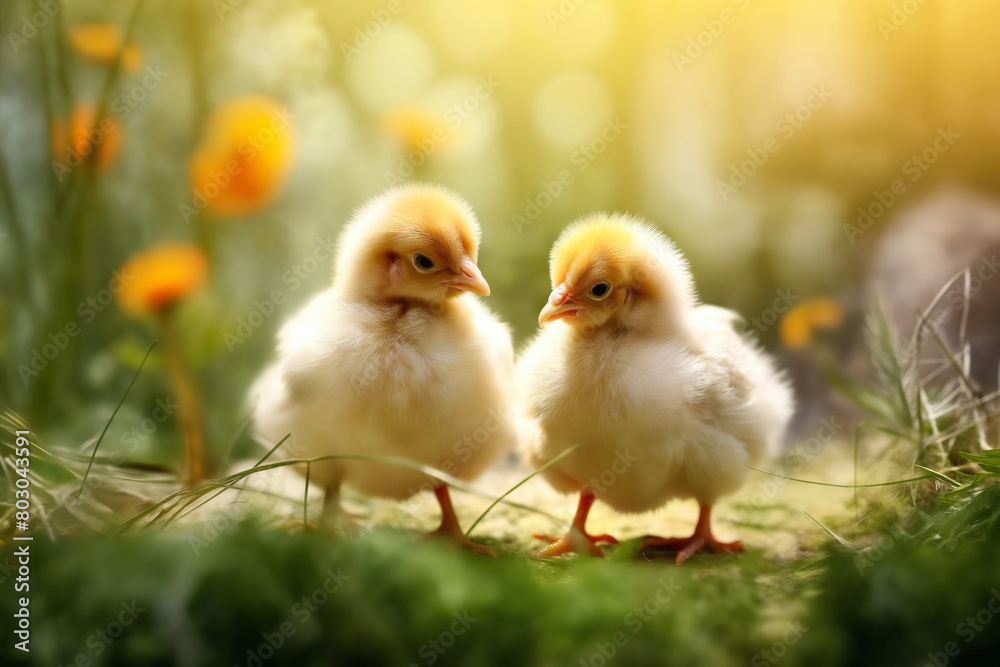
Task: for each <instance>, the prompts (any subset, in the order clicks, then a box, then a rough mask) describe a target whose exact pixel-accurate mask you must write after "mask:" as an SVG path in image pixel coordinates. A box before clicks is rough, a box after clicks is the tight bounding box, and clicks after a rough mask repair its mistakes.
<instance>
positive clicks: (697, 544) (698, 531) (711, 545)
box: [639, 505, 743, 565]
mask: <svg viewBox="0 0 1000 667" xmlns="http://www.w3.org/2000/svg"><path fill="white" fill-rule="evenodd" d="M706 547H707V548H708V550H709V551H711V552H712V553H717V554H731V553H736V552H738V551H743V543H742V542H740V541H739V540H737V541H736V542H720V541H719V540H717V539H715V536H714V535H713V534H712V506H711V505H702V506H701V511H700V512H699V514H698V524H697V525H696V526H695V529H694V535H692V536H691V537H657V536H655V535H647V536H646V538H645V539H644V540H643V541H642V544H641V545H640V546H639V551H644V550H646V549H660V548H665V549H677V550H678V552H677V564H678V565H680V564H681V563H683V562H684V561H686V560H687V559H688V558H690V557H691V556H693V555H694V554H696V553H698V552H699V551H701V550H702V549H704V548H706Z"/></svg>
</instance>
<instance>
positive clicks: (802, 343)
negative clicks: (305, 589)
mask: <svg viewBox="0 0 1000 667" xmlns="http://www.w3.org/2000/svg"><path fill="white" fill-rule="evenodd" d="M843 322H844V311H843V309H842V308H841V307H840V304H839V303H837V301H836V300H834V299H830V298H826V297H824V298H819V299H812V300H810V301H806V302H804V303H800V304H798V305H797V306H793V307H792V308H790V309H789V310H788V312H787V313H785V316H784V317H782V318H781V326H780V327H779V329H778V334H779V336H780V338H781V343H782V344H783V345H784V346H785V347H787V348H789V349H791V350H801V349H803V348H806V347H809V345H810V344H811V343H812V339H813V335H814V334H815V332H816V331H817V330H820V329H836V328H838V327H839V326H840V325H841V324H843Z"/></svg>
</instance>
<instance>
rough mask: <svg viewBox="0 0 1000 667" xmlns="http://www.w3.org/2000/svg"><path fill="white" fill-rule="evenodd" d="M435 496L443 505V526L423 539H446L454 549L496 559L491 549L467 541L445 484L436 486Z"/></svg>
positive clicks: (426, 534)
mask: <svg viewBox="0 0 1000 667" xmlns="http://www.w3.org/2000/svg"><path fill="white" fill-rule="evenodd" d="M434 495H435V496H436V497H437V500H438V504H439V505H441V525H440V526H439V527H438V528H437V530H432V531H431V532H429V533H424V535H423V539H425V540H433V539H438V538H445V539H448V540H451V545H452V546H453V547H457V546H461V547H462V548H463V549H466V550H468V551H472V552H474V553H477V554H480V555H482V556H486V557H487V558H496V557H497V552H496V551H494V550H493V549H491V548H490V547H488V546H486V545H485V544H478V543H476V542H473V541H472V540H467V539H465V533H464V532H462V527H461V526H460V525H459V523H458V516H456V515H455V508H454V507H453V506H452V504H451V495H450V494H449V493H448V487H447V486H446V485H444V484H441V485H438V486H435V487H434Z"/></svg>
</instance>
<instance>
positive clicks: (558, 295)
mask: <svg viewBox="0 0 1000 667" xmlns="http://www.w3.org/2000/svg"><path fill="white" fill-rule="evenodd" d="M581 310H583V306H582V305H581V304H580V303H577V302H576V301H574V300H573V293H572V292H570V290H569V287H567V286H566V283H561V284H560V285H559V286H558V287H556V288H555V289H554V290H552V294H550V295H549V302H548V303H547V304H545V307H544V308H542V312H541V313H539V314H538V326H543V325H544V324H546V323H548V322H555V321H556V320H561V319H562V318H564V317H576V314H577V313H578V312H580V311H581Z"/></svg>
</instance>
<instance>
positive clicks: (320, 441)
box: [252, 185, 516, 553]
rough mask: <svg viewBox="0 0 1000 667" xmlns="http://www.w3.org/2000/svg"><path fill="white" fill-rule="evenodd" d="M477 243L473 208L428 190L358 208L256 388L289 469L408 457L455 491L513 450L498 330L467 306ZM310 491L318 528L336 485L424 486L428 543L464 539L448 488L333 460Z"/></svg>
mask: <svg viewBox="0 0 1000 667" xmlns="http://www.w3.org/2000/svg"><path fill="white" fill-rule="evenodd" d="M479 236H480V232H479V224H478V222H477V221H476V217H475V215H474V213H473V212H472V209H471V208H470V207H469V205H468V204H467V203H466V202H465V201H463V200H462V199H461V198H459V197H458V196H456V195H455V194H454V193H452V192H450V191H448V190H445V189H443V188H440V187H436V186H428V185H411V186H404V187H398V188H394V189H392V190H389V191H388V192H386V193H385V194H383V195H382V196H380V197H378V198H376V199H373V200H371V201H369V202H368V203H367V204H365V205H364V206H362V207H361V208H360V209H359V210H357V211H356V212H355V214H354V216H353V218H352V220H351V221H350V222H349V224H348V225H347V226H346V228H345V229H344V231H343V233H342V234H341V237H340V240H339V244H338V251H337V257H336V267H335V276H334V281H333V286H332V287H331V288H330V289H328V290H327V291H325V292H323V293H321V294H319V295H318V296H316V297H315V298H314V299H313V300H312V301H311V302H310V303H309V304H308V305H307V306H305V308H304V309H302V311H301V312H299V313H298V314H296V315H294V316H293V317H292V318H291V319H290V320H289V321H288V322H287V323H286V324H285V325H284V326H283V327H282V329H281V331H280V333H279V334H278V362H277V363H276V364H275V365H274V366H272V367H271V368H269V369H268V370H266V371H265V372H264V373H263V375H262V376H261V378H260V379H259V380H258V381H257V382H256V384H255V386H254V388H253V390H252V395H253V396H255V397H256V399H257V408H256V411H255V420H256V426H257V429H258V431H259V433H260V434H261V435H263V436H264V437H265V438H267V439H268V440H270V441H272V442H277V441H278V440H279V439H280V438H282V437H284V436H285V435H286V434H289V433H290V434H291V438H290V445H288V446H289V447H290V449H289V452H290V453H291V454H293V455H294V456H297V457H317V456H326V455H332V454H340V455H343V454H355V455H357V454H361V455H378V456H392V457H404V458H407V459H411V460H413V461H418V462H420V463H423V464H426V465H430V466H433V467H435V468H438V469H441V470H443V471H445V472H447V473H449V474H451V475H454V476H455V477H458V478H460V479H464V480H468V479H472V478H474V477H476V476H478V475H479V474H480V473H482V472H483V471H484V470H485V469H486V468H487V467H488V466H489V465H490V464H491V463H493V462H494V461H496V460H497V459H498V458H499V457H501V456H503V455H504V454H505V453H507V452H509V451H510V450H511V449H512V448H513V446H514V442H515V437H516V435H515V428H514V425H513V420H512V419H509V416H510V415H509V413H510V410H509V407H510V400H511V399H510V396H511V394H512V389H513V386H512V383H513V373H514V353H513V347H512V345H511V338H510V332H509V330H508V328H507V327H506V325H504V324H503V323H501V321H500V320H499V319H497V317H496V316H495V315H493V313H491V312H490V311H489V310H488V309H487V308H486V307H485V306H484V305H483V304H482V303H481V302H480V301H479V300H478V298H477V297H475V296H473V294H481V295H484V296H485V295H488V294H489V293H490V288H489V286H488V285H487V283H486V281H485V280H484V279H483V276H482V274H481V273H480V271H479V268H478V267H477V266H476V255H477V248H478V244H479ZM310 479H311V482H312V483H317V484H319V485H321V486H322V487H323V488H325V490H326V505H325V511H324V518H325V519H326V520H329V516H330V515H331V514H335V513H336V512H337V510H338V509H339V491H340V487H341V485H342V484H347V485H350V486H351V487H353V488H355V489H357V490H359V491H361V492H362V493H365V494H369V495H374V496H381V497H385V498H392V499H405V498H408V497H410V496H412V495H414V494H415V493H417V492H418V491H420V490H421V489H430V488H433V489H434V493H435V495H436V496H437V499H438V501H439V503H440V505H441V512H442V522H441V527H440V528H439V529H438V530H437V531H435V532H434V533H432V535H441V536H445V537H449V538H452V539H453V540H456V541H460V539H461V537H462V530H461V528H460V527H459V524H458V520H457V518H456V516H455V512H454V510H453V508H452V504H451V499H450V496H449V493H448V487H447V486H446V485H444V484H442V483H440V482H438V481H436V480H433V479H431V478H429V477H427V476H426V475H424V474H423V473H420V472H419V471H415V470H412V469H410V468H406V467H401V466H397V465H389V464H384V463H373V462H371V461H364V460H328V461H323V462H317V463H313V464H312V465H311V474H310ZM465 546H466V547H468V548H471V549H474V550H476V551H479V552H482V553H490V550H489V549H488V548H486V547H482V546H480V545H474V544H471V543H467V544H465Z"/></svg>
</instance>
